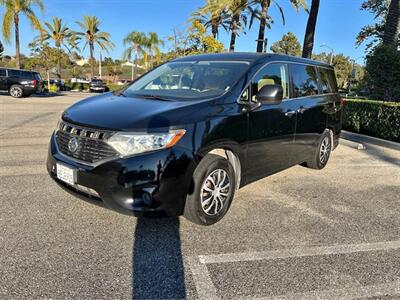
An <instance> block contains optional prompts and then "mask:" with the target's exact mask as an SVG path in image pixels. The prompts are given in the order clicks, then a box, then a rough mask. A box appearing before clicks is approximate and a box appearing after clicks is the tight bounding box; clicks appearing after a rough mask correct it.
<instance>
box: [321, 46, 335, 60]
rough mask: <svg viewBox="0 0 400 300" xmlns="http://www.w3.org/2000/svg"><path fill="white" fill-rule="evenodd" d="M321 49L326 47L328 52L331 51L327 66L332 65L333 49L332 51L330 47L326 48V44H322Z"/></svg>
mask: <svg viewBox="0 0 400 300" xmlns="http://www.w3.org/2000/svg"><path fill="white" fill-rule="evenodd" d="M321 47H326V48H328V49H329V50H331V54H330V60H329V64H330V65H332V63H333V49H332V48H331V47H329V46H328V45H327V44H325V43H323V44H322V45H321Z"/></svg>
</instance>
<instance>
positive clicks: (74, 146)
mask: <svg viewBox="0 0 400 300" xmlns="http://www.w3.org/2000/svg"><path fill="white" fill-rule="evenodd" d="M78 147H79V142H78V139H77V138H75V137H73V138H72V139H70V140H69V142H68V150H69V151H71V152H75V151H76V150H78Z"/></svg>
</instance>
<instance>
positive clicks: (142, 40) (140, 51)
mask: <svg viewBox="0 0 400 300" xmlns="http://www.w3.org/2000/svg"><path fill="white" fill-rule="evenodd" d="M122 42H123V44H124V46H128V48H126V49H125V51H124V54H123V58H124V59H126V60H131V59H132V54H134V59H133V66H132V80H133V79H134V78H135V76H136V74H135V73H136V64H137V62H138V59H139V56H142V57H143V62H144V65H146V61H147V52H146V51H147V49H148V46H149V41H148V38H147V37H146V35H145V34H144V33H143V32H138V31H132V32H130V33H128V34H127V35H126V36H125V38H124V39H123V41H122Z"/></svg>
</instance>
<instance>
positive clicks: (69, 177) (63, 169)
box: [57, 163, 76, 185]
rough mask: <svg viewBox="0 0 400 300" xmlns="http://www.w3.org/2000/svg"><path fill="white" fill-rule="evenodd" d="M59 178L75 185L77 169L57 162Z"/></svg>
mask: <svg viewBox="0 0 400 300" xmlns="http://www.w3.org/2000/svg"><path fill="white" fill-rule="evenodd" d="M57 178H58V179H60V180H61V181H64V182H66V183H68V184H70V185H74V184H75V178H76V170H75V169H73V168H71V167H68V166H66V165H62V164H59V163H57Z"/></svg>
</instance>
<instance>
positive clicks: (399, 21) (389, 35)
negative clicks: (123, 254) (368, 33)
mask: <svg viewBox="0 0 400 300" xmlns="http://www.w3.org/2000/svg"><path fill="white" fill-rule="evenodd" d="M399 34H400V0H391V1H390V4H389V11H388V14H387V17H386V23H385V32H384V35H383V44H384V45H389V46H391V47H395V48H397V45H398V39H399Z"/></svg>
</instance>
